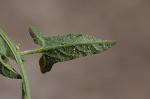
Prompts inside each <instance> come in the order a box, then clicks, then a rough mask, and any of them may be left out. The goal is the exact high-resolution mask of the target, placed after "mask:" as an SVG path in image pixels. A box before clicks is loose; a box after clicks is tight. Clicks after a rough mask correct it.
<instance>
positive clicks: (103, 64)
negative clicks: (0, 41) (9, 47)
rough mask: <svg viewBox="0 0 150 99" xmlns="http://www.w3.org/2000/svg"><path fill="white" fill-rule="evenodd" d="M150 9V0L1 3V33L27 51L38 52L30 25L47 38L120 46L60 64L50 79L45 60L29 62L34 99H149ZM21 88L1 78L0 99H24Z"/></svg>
mask: <svg viewBox="0 0 150 99" xmlns="http://www.w3.org/2000/svg"><path fill="white" fill-rule="evenodd" d="M149 5H150V1H149V0H1V1H0V28H1V29H2V30H3V31H5V32H6V33H7V35H8V36H9V37H10V38H11V40H13V41H14V42H15V44H18V43H20V44H21V49H22V50H26V49H33V48H37V47H39V46H37V45H36V44H34V42H33V41H32V39H31V37H30V35H29V33H28V26H29V25H33V26H35V27H37V28H38V29H39V30H40V31H41V32H42V33H43V34H44V35H50V36H52V35H62V34H68V33H84V34H88V35H93V36H96V37H98V38H102V39H112V40H118V41H119V42H118V44H117V45H116V46H114V47H112V48H111V49H109V50H107V51H105V52H103V53H101V54H97V55H93V56H88V57H85V58H80V59H76V60H72V61H68V62H63V63H57V64H55V66H54V67H53V69H52V71H51V72H48V73H47V74H45V75H43V74H41V72H40V68H39V65H38V60H39V58H40V56H41V55H40V54H37V55H31V56H27V57H25V58H26V60H27V62H26V63H25V68H26V71H27V74H28V77H29V80H30V88H31V93H32V98H33V99H150V52H149V51H150V43H149V42H150V6H149ZM14 67H15V68H16V67H17V66H16V65H15V66H14ZM18 83H19V82H18V80H13V79H9V78H5V77H3V76H0V99H21V97H20V96H19V95H20V94H19V87H18Z"/></svg>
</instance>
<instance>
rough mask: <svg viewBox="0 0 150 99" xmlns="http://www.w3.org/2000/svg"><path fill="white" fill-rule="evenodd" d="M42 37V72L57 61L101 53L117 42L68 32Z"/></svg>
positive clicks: (49, 68)
mask: <svg viewBox="0 0 150 99" xmlns="http://www.w3.org/2000/svg"><path fill="white" fill-rule="evenodd" d="M30 29H32V28H30ZM34 29H35V28H34ZM36 31H37V30H36ZM32 32H34V31H32ZM32 32H31V30H30V34H32ZM36 33H38V34H36ZM39 33H40V32H34V34H35V35H39ZM40 35H41V34H40ZM37 39H38V38H37ZM42 39H43V40H42V43H40V45H41V46H42V48H41V49H40V52H41V53H42V57H41V58H40V61H39V64H40V68H41V72H42V73H46V72H48V71H50V70H51V68H52V66H53V64H55V63H57V62H63V61H68V60H72V59H75V58H79V57H84V56H87V55H92V54H97V53H101V52H103V51H105V50H107V49H108V48H110V47H111V46H113V45H115V44H116V41H111V40H101V39H97V38H95V37H93V36H88V35H85V34H67V35H61V36H52V37H42ZM34 41H35V40H34ZM35 43H36V42H35ZM38 44H39V43H38Z"/></svg>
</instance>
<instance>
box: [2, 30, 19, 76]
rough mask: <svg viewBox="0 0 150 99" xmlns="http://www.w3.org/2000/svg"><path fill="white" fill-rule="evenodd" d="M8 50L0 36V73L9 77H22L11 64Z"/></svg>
mask: <svg viewBox="0 0 150 99" xmlns="http://www.w3.org/2000/svg"><path fill="white" fill-rule="evenodd" d="M0 33H1V32H0ZM7 52H8V49H7V47H6V45H5V43H4V41H3V39H2V38H1V37H0V74H2V75H3V76H6V77H9V78H16V79H21V76H20V75H19V74H18V73H17V72H16V71H15V70H14V69H13V68H12V66H11V65H10V63H9V59H8V58H7V57H8V56H7Z"/></svg>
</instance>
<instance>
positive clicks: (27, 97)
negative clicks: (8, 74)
mask: <svg viewBox="0 0 150 99" xmlns="http://www.w3.org/2000/svg"><path fill="white" fill-rule="evenodd" d="M0 36H1V37H2V39H3V40H4V42H5V43H6V44H7V46H8V47H9V49H10V51H11V52H12V54H13V55H14V58H15V60H16V63H17V64H18V67H19V70H20V73H21V76H22V80H21V81H22V84H23V89H24V92H25V93H24V94H25V96H23V97H24V98H23V99H31V95H30V88H29V83H28V78H27V75H26V72H25V69H24V67H23V62H22V59H21V56H20V54H19V52H18V51H17V50H16V47H15V45H14V44H13V43H12V42H11V40H10V39H9V38H8V37H7V36H6V35H5V34H4V33H3V32H2V31H0ZM21 91H22V90H21Z"/></svg>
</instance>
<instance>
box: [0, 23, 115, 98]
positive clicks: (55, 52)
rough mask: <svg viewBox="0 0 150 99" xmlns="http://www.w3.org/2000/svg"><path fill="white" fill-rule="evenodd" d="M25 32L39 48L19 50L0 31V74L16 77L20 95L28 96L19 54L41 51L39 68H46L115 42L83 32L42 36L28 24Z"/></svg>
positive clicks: (46, 69) (21, 55)
mask: <svg viewBox="0 0 150 99" xmlns="http://www.w3.org/2000/svg"><path fill="white" fill-rule="evenodd" d="M29 33H30V35H31V37H32V38H33V41H34V42H35V43H36V44H39V45H41V47H40V48H37V49H33V50H27V51H20V50H19V46H15V45H14V43H13V42H12V41H11V40H10V39H9V37H7V36H6V34H5V33H4V32H3V31H0V74H2V75H3V76H5V77H9V78H13V79H19V80H20V89H21V96H22V99H31V95H30V88H29V83H28V78H27V76H26V72H25V69H24V66H23V63H24V60H23V58H22V57H23V56H25V55H30V54H36V53H42V57H41V58H40V59H39V65H40V69H41V72H42V73H43V74H44V73H46V72H49V71H50V70H51V69H52V67H53V65H54V64H55V63H58V62H64V61H69V60H72V59H75V58H79V57H84V56H87V55H92V54H97V53H101V52H103V51H105V50H107V49H108V48H110V47H112V46H113V45H115V44H116V41H114V40H101V39H97V38H95V37H93V36H88V35H85V34H67V35H61V36H52V37H45V36H43V35H42V34H41V33H40V32H39V31H38V30H37V29H36V28H35V27H33V26H30V27H29ZM9 59H13V60H14V61H16V63H17V65H18V68H19V71H20V72H19V73H18V72H17V71H16V70H15V69H13V67H12V66H11V64H10V62H9Z"/></svg>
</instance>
